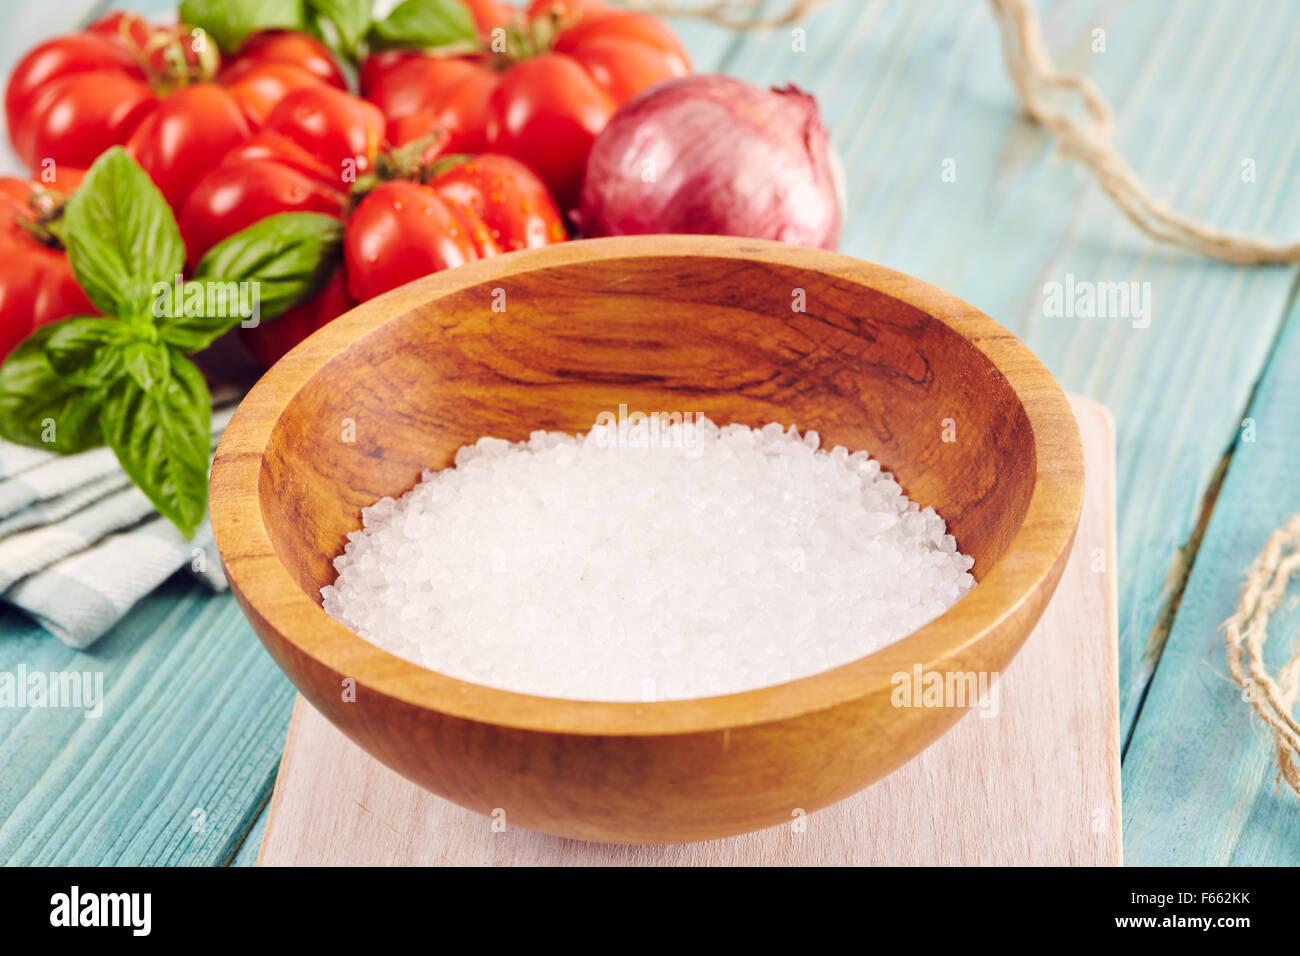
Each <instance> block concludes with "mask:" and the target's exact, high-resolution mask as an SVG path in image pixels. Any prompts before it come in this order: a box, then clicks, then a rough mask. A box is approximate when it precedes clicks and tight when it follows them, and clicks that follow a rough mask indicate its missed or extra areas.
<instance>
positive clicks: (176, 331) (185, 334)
mask: <svg viewBox="0 0 1300 956" xmlns="http://www.w3.org/2000/svg"><path fill="white" fill-rule="evenodd" d="M342 252H343V224H342V223H341V222H339V221H338V220H337V219H334V218H332V217H330V216H324V215H321V214H320V213H314V212H286V213H280V214H279V215H275V216H268V217H266V218H265V219H259V220H258V221H257V222H255V223H253V225H251V226H249V227H248V228H247V229H244V230H242V231H240V232H237V233H235V234H234V235H233V236H230V237H229V238H228V239H225V240H223V241H222V242H220V243H218V244H217V245H216V246H214V247H213V248H212V249H210V250H208V253H207V255H205V256H204V257H203V261H202V262H200V263H199V265H198V268H197V269H195V270H194V278H193V279H192V280H190V282H191V284H192V283H193V282H199V281H203V282H220V283H230V282H240V283H245V282H248V283H253V286H252V287H251V290H250V294H249V295H241V297H240V299H241V301H250V302H255V303H256V316H253V317H252V318H256V319H258V320H261V319H273V318H275V317H276V316H278V315H279V314H280V313H282V312H284V311H285V310H286V309H288V308H291V307H292V306H295V305H297V304H298V303H299V302H304V301H306V300H307V299H309V298H311V297H312V296H313V295H315V294H316V293H317V292H319V291H320V289H321V287H322V286H323V285H324V284H325V283H326V282H327V281H328V280H329V277H330V276H331V275H332V274H333V272H334V270H335V268H337V266H338V263H339V259H340V258H341V256H342ZM243 318H245V316H240V315H235V316H233V317H229V318H226V319H224V320H221V319H218V318H215V317H214V318H207V317H205V318H204V319H202V320H201V321H200V320H195V319H191V318H187V319H185V320H184V321H179V322H166V323H164V325H163V326H162V329H161V334H162V337H163V339H164V341H167V342H170V343H172V344H173V345H176V346H177V347H178V348H183V349H187V350H188V349H189V348H190V346H191V344H192V343H193V342H197V341H202V339H203V336H204V334H210V333H215V334H213V335H212V337H211V338H209V339H208V340H207V341H211V340H212V339H214V338H216V337H217V335H220V334H221V333H222V332H225V331H226V329H229V328H232V327H233V326H234V325H235V324H237V323H238V322H240V321H241V319H243ZM205 330H206V332H205ZM205 344H206V343H205Z"/></svg>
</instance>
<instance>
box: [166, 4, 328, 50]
mask: <svg viewBox="0 0 1300 956" xmlns="http://www.w3.org/2000/svg"><path fill="white" fill-rule="evenodd" d="M180 20H181V23H185V24H188V25H189V26H192V27H202V28H203V29H204V30H206V31H207V32H208V35H209V36H211V37H212V39H214V40H216V41H217V46H218V47H220V48H221V52H222V53H234V52H235V51H236V50H238V49H239V46H240V44H242V43H243V42H244V40H246V39H247V38H248V35H249V34H250V33H256V32H257V31H258V30H272V29H285V30H301V29H303V28H304V27H305V26H306V17H305V15H304V13H303V7H302V0H183V2H182V3H181V7H180Z"/></svg>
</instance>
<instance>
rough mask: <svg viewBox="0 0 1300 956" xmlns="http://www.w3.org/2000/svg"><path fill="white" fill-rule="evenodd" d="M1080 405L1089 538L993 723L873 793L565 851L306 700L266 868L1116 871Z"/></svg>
mask: <svg viewBox="0 0 1300 956" xmlns="http://www.w3.org/2000/svg"><path fill="white" fill-rule="evenodd" d="M1072 402H1073V405H1074V408H1075V411H1076V414H1077V416H1078V419H1079V426H1080V430H1081V431H1082V433H1083V442H1084V449H1085V451H1084V454H1085V457H1086V459H1087V470H1088V481H1087V491H1086V494H1085V498H1084V506H1083V515H1082V517H1081V518H1080V522H1079V532H1078V537H1077V539H1076V543H1075V546H1074V551H1073V554H1072V556H1071V558H1070V562H1069V564H1068V566H1067V567H1066V571H1065V575H1064V576H1063V577H1062V579H1061V584H1060V587H1059V588H1058V589H1057V591H1056V594H1055V596H1054V597H1053V598H1052V601H1051V603H1050V604H1049V605H1048V607H1047V610H1046V611H1045V612H1044V614H1043V617H1042V620H1040V621H1039V623H1038V626H1037V627H1036V628H1035V629H1034V633H1033V634H1032V635H1031V636H1030V638H1029V640H1028V641H1027V642H1026V644H1025V647H1024V649H1023V650H1022V651H1021V652H1020V654H1019V655H1018V656H1017V657H1016V659H1015V661H1014V662H1013V663H1012V665H1011V667H1010V668H1009V669H1008V671H1007V672H1006V674H1005V675H1003V677H1002V679H1001V681H1000V683H999V685H998V694H999V697H998V711H997V712H996V714H995V715H992V716H990V717H987V718H986V717H983V716H981V715H979V714H972V715H969V716H967V717H965V718H963V719H962V720H961V722H960V723H958V724H957V725H956V726H955V727H954V728H953V729H952V730H951V731H949V732H948V733H947V734H946V735H945V736H944V737H943V738H941V739H940V740H939V741H938V742H937V743H936V744H935V745H934V746H932V747H930V748H929V749H928V750H926V751H925V752H923V753H922V754H921V755H920V756H918V757H917V758H916V759H915V760H913V761H911V762H910V763H908V764H906V765H905V766H903V767H902V768H900V769H899V770H897V771H895V772H894V773H893V774H891V775H890V776H888V777H886V778H885V779H884V780H882V781H880V782H879V783H877V784H876V785H874V786H872V787H871V788H869V789H867V790H865V791H863V792H862V793H860V794H857V795H856V796H853V797H850V798H848V799H847V800H844V801H842V802H840V803H837V804H834V805H833V806H830V807H828V808H826V809H825V810H822V811H820V812H819V813H815V814H812V815H810V816H807V817H803V818H798V819H799V822H798V823H796V822H795V820H796V818H792V819H791V823H789V824H787V825H784V826H780V827H773V828H770V829H766V830H762V831H760V832H757V833H751V834H747V835H745V836H739V837H733V838H731V839H727V840H712V841H707V842H702V843H691V844H678V845H672V846H627V845H622V846H620V845H610V844H598V843H586V842H582V841H577V840H563V839H557V838H554V837H548V836H544V835H542V834H537V833H532V832H530V831H528V830H525V829H522V828H520V827H517V826H513V825H511V820H510V817H509V814H508V813H507V814H506V817H505V820H504V822H505V824H506V828H505V830H504V831H499V830H497V829H494V827H493V819H491V818H484V817H481V816H479V815H477V814H474V813H471V812H469V811H467V810H464V809H462V808H460V807H457V806H455V805H454V804H451V803H448V802H447V801H445V800H441V799H439V798H438V797H435V796H433V795H432V794H430V793H428V792H426V791H424V790H421V789H420V788H419V787H416V786H414V785H413V784H411V783H410V782H409V781H407V780H405V779H403V778H402V777H401V776H399V775H398V774H396V773H394V772H393V771H391V770H389V769H388V768H387V767H385V766H383V765H382V764H380V763H379V762H378V761H376V760H374V759H373V758H371V757H370V756H368V755H367V754H366V753H365V751H363V750H361V748H359V747H357V746H356V745H355V744H353V743H352V742H351V741H349V740H348V739H347V738H346V737H344V736H343V735H342V734H341V733H339V731H338V730H336V729H335V728H334V727H333V726H332V725H331V724H330V723H329V721H327V720H326V719H325V718H324V717H322V716H321V715H320V713H319V712H317V711H316V710H315V709H313V708H312V706H311V705H310V704H308V703H307V702H306V701H304V700H303V699H302V698H301V697H300V698H299V699H298V703H297V706H296V708H295V711H294V718H293V723H292V724H291V726H290V729H289V735H288V739H287V741H286V743H285V754H284V759H283V761H282V762H281V768H280V776H279V779H278V781H277V783H276V791H275V796H274V798H273V801H272V805H271V811H270V819H269V821H268V823H267V826H266V831H265V836H264V839H263V843H262V852H261V859H260V863H261V865H263V866H385V865H401V866H431V865H433V866H437V865H457V866H479V865H540V866H556V865H618V864H629V865H642V866H645V865H686V866H690V865H724V866H727V865H731V866H746V865H748V866H772V865H798V864H803V865H816V864H849V865H868V864H870V865H903V866H906V865H933V864H952V865H1016V864H1041V865H1054V864H1070V865H1108V864H1117V863H1119V862H1120V859H1121V850H1120V839H1119V808H1120V802H1119V708H1118V686H1117V683H1116V672H1117V658H1116V643H1115V641H1116V613H1115V581H1116V577H1117V575H1116V573H1115V568H1114V567H1113V566H1105V565H1104V564H1103V565H1101V566H1100V570H1099V566H1098V564H1097V559H1096V553H1097V552H1101V553H1102V554H1113V553H1114V538H1115V525H1114V514H1115V504H1114V493H1115V469H1114V457H1113V441H1114V439H1113V434H1112V431H1111V423H1110V420H1109V416H1108V415H1107V414H1106V412H1105V411H1104V410H1103V409H1102V408H1101V407H1100V406H1098V405H1097V404H1095V403H1093V402H1091V401H1089V400H1087V399H1079V398H1073V399H1072ZM498 826H499V824H498ZM800 826H802V829H800Z"/></svg>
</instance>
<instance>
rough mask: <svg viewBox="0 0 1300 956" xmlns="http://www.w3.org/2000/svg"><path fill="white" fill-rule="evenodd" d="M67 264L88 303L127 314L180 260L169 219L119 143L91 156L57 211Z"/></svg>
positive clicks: (142, 173)
mask: <svg viewBox="0 0 1300 956" xmlns="http://www.w3.org/2000/svg"><path fill="white" fill-rule="evenodd" d="M63 219H64V242H65V243H66V245H67V247H68V262H69V264H71V266H72V272H73V274H74V275H75V276H76V278H77V282H78V283H79V284H80V285H81V287H82V288H83V289H84V290H85V291H86V295H87V296H89V297H90V301H91V302H93V303H94V304H95V308H96V309H98V310H99V311H100V312H102V313H104V314H105V315H116V316H118V317H119V318H128V317H130V316H132V315H134V314H136V313H138V312H139V311H141V310H142V309H144V308H146V307H147V305H148V303H149V300H150V298H151V294H150V289H151V288H152V286H153V284H154V281H155V280H157V279H168V280H170V279H171V278H172V277H173V276H174V275H176V274H177V273H179V272H180V271H181V269H182V268H183V267H184V265H185V245H184V244H183V243H182V242H181V233H180V230H179V229H177V228H176V218H175V217H174V216H173V215H172V211H171V209H170V208H168V206H167V201H166V200H165V199H163V197H162V193H160V192H159V191H158V188H157V187H156V186H154V184H153V182H152V181H151V180H150V179H149V176H148V174H147V173H146V172H145V171H144V170H143V169H141V168H140V167H139V166H138V165H137V164H136V162H135V160H133V159H131V157H130V156H128V155H127V154H126V151H125V150H124V149H122V147H120V146H114V147H113V148H112V149H109V150H108V151H107V152H105V153H104V154H103V155H101V156H100V157H99V159H97V160H95V163H94V165H93V166H91V167H90V172H88V173H87V174H86V178H85V180H84V181H83V182H82V184H81V188H80V189H78V190H77V191H76V192H75V193H73V194H72V198H71V199H70V200H69V201H68V205H67V207H66V208H65V210H64V213H63Z"/></svg>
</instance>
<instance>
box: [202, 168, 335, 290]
mask: <svg viewBox="0 0 1300 956" xmlns="http://www.w3.org/2000/svg"><path fill="white" fill-rule="evenodd" d="M345 205H346V197H345V196H344V194H343V192H342V191H341V190H339V189H333V188H330V187H328V186H325V185H324V184H322V183H321V182H320V180H318V179H316V178H313V177H312V176H309V175H307V174H305V173H303V172H302V171H301V170H298V169H295V168H293V167H291V166H289V165H286V164H284V163H281V162H277V161H276V160H273V159H239V160H234V161H228V162H223V163H221V164H220V165H219V166H217V167H216V168H215V169H213V170H212V171H211V172H209V173H208V174H207V175H206V176H204V177H203V178H202V179H201V180H199V182H198V183H197V184H196V185H195V186H194V188H193V189H192V190H191V191H190V193H189V195H188V196H187V197H186V199H185V203H184V205H183V206H182V209H181V215H180V227H181V237H182V238H183V239H184V240H185V253H186V259H187V261H188V262H189V264H190V267H191V268H193V267H194V266H196V265H198V262H199V260H200V259H202V258H203V254H204V253H206V252H207V251H208V250H209V249H211V248H212V247H213V246H215V245H216V244H217V243H218V242H220V241H221V240H222V239H225V238H227V237H229V236H233V235H234V234H235V233H237V232H239V231H240V230H241V229H244V228H246V227H248V226H251V225H252V224H253V223H255V222H257V221H258V220H259V219H263V218H265V217H266V216H272V215H275V214H276V213H282V212H317V213H322V214H324V215H327V216H334V217H336V218H340V219H341V218H342V217H343V211H344V208H345Z"/></svg>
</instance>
